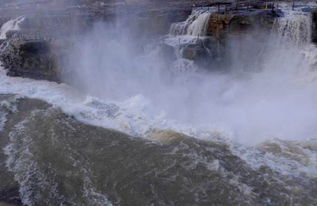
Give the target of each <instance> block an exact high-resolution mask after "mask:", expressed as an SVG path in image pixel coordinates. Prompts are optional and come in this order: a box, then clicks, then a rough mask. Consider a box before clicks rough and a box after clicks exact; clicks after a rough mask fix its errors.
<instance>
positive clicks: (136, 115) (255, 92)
mask: <svg viewBox="0 0 317 206" xmlns="http://www.w3.org/2000/svg"><path fill="white" fill-rule="evenodd" d="M312 6H314V5H312ZM281 7H282V10H283V12H284V16H283V17H281V18H278V19H276V21H275V22H274V26H273V29H272V31H271V32H270V34H265V35H263V36H262V35H260V34H259V33H254V34H250V35H248V36H246V38H243V39H239V41H235V40H234V39H233V40H232V42H231V44H232V45H231V47H230V51H229V53H230V56H231V64H230V65H229V66H228V70H226V71H225V72H219V71H215V72H201V71H200V70H199V68H197V66H196V65H195V64H194V63H193V62H192V61H190V60H188V59H183V58H181V57H180V54H179V53H180V52H181V51H180V50H181V49H180V48H179V50H177V49H178V46H179V45H180V44H186V43H188V42H191V41H197V40H198V39H200V38H204V35H205V33H206V21H207V19H208V17H209V16H210V13H211V12H213V10H212V9H207V10H201V9H198V10H194V11H193V13H192V15H190V16H189V18H188V19H187V20H186V21H185V22H180V23H177V24H173V25H172V26H171V31H170V34H169V35H167V36H165V37H164V39H163V40H162V41H164V42H165V43H166V44H169V45H171V46H173V47H174V48H176V49H175V50H176V57H177V58H176V59H175V60H173V61H174V62H172V66H170V67H169V69H166V68H165V67H166V64H165V63H162V61H161V59H160V55H158V52H157V49H156V45H155V44H154V45H153V43H151V45H149V46H147V45H146V46H144V52H143V54H142V55H138V56H135V55H134V51H133V50H131V48H130V47H129V42H130V41H131V39H129V38H126V36H121V35H118V36H116V37H115V38H114V36H115V35H113V34H109V36H108V35H107V28H100V27H97V29H96V31H92V34H91V35H90V36H89V38H85V37H83V38H82V39H81V41H80V45H75V46H74V47H75V49H74V50H75V51H74V52H72V55H70V57H69V58H70V59H72V58H74V61H73V62H74V63H73V65H72V68H75V69H74V70H73V71H72V72H73V76H72V77H71V78H70V77H69V76H66V77H65V79H66V80H68V81H69V82H71V83H70V84H58V83H54V82H48V81H43V80H42V81H40V80H32V79H27V78H20V77H9V76H7V75H6V71H4V69H1V71H0V131H1V133H0V147H1V148H2V150H1V152H0V174H1V175H0V205H5V202H6V203H8V204H9V203H10V204H12V205H28V206H32V205H35V206H43V205H52V206H56V205H89V206H90V205H91V206H94V205H96V206H101V205H122V206H134V205H135V206H166V205H170V206H172V205H175V206H195V205H197V206H203V205H206V206H207V205H208V206H210V205H226V206H227V205H252V206H253V205H276V206H277V205H317V127H316V124H317V112H316V111H317V110H316V108H317V96H316V94H317V93H316V88H317V82H316V77H317V76H316V75H317V73H316V69H317V67H316V65H317V64H316V63H317V48H316V46H315V45H314V44H312V43H311V41H310V36H311V27H312V22H311V21H312V18H311V14H310V13H309V12H304V11H303V9H302V8H300V7H298V8H296V9H295V10H291V9H290V8H289V6H287V5H284V6H281ZM21 21H23V18H21V17H20V18H18V19H16V20H11V21H9V22H8V23H6V24H5V25H4V26H3V27H2V28H1V33H0V38H6V36H5V32H6V31H8V30H12V29H14V30H18V29H19V23H20V22H21ZM122 33H124V32H121V34H122ZM101 34H102V35H101ZM77 46H78V48H77ZM79 47H80V48H79ZM114 48H116V49H114ZM100 65H102V66H100ZM78 82H80V84H79V83H78ZM70 85H72V86H70ZM77 86H78V87H77ZM88 94H89V95H88Z"/></svg>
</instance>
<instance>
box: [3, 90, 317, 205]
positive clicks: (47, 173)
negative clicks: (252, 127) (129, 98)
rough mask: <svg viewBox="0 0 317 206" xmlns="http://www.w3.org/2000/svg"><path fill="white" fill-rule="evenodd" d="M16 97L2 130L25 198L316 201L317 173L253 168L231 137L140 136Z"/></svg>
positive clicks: (32, 201) (35, 201) (38, 201)
mask: <svg viewBox="0 0 317 206" xmlns="http://www.w3.org/2000/svg"><path fill="white" fill-rule="evenodd" d="M10 98H11V99H12V98H14V96H6V97H5V96H2V100H6V101H7V99H10ZM11 102H12V101H11ZM12 105H13V106H12ZM12 105H11V108H16V109H15V110H12V111H10V112H8V114H7V121H6V124H5V127H4V130H3V132H1V134H0V137H1V146H2V147H5V148H6V149H5V150H4V151H3V152H4V153H3V152H1V155H2V156H3V155H4V156H7V158H8V160H7V167H2V168H3V169H6V170H7V173H10V172H14V177H15V178H14V179H15V180H16V181H17V182H18V185H19V191H20V193H19V194H20V197H22V199H23V202H24V203H25V204H27V205H59V204H61V203H62V204H65V205H104V204H105V203H109V204H110V202H111V203H112V204H113V205H123V206H125V205H129V206H131V205H132V206H133V205H136V206H140V205H151V204H152V205H164V206H165V205H182V206H183V205H188V206H189V205H190V206H193V205H197V206H198V205H199V206H201V205H292V204H294V205H315V204H317V196H316V194H317V188H316V187H315V186H314V185H316V183H317V182H316V181H317V179H316V178H314V177H311V176H305V175H303V176H293V175H287V174H283V175H282V174H280V173H278V172H276V171H275V170H274V169H272V168H270V167H267V166H262V167H260V168H258V169H256V168H253V167H251V166H250V165H249V164H248V162H246V161H244V160H242V159H241V158H240V157H239V156H237V155H235V154H234V153H233V152H232V150H231V147H230V146H229V145H228V144H227V143H225V142H217V141H215V142H212V141H203V140H198V139H195V138H191V137H187V136H185V135H182V134H178V133H175V132H170V131H154V132H153V133H152V134H151V135H149V137H150V139H142V138H137V137H131V136H128V135H126V134H123V133H120V132H117V131H113V130H108V129H103V128H99V127H95V126H90V125H86V124H83V123H81V122H78V121H77V120H75V119H74V118H73V117H70V116H68V115H65V114H64V113H63V112H61V111H60V110H59V109H56V108H53V107H51V106H50V105H48V104H46V103H44V102H42V101H40V100H34V99H23V98H20V99H18V100H17V101H15V102H12ZM6 108H7V107H4V106H2V107H1V111H2V110H6V111H7V109H6ZM82 131H85V132H84V133H83V132H82ZM268 151H269V152H272V150H268ZM2 161H3V159H2ZM30 165H31V167H29V166H30ZM0 178H1V182H2V181H3V180H2V179H3V178H5V177H4V176H1V177H0ZM11 180H12V178H11ZM12 181H13V180H12ZM3 191H5V190H3ZM13 191H16V190H15V189H14V188H13ZM10 194H12V195H10ZM6 195H7V196H10V198H12V197H15V196H16V192H12V193H11V192H7V193H5V195H4V196H6ZM10 198H9V199H10ZM7 199H8V198H7ZM0 200H1V199H0ZM8 203H9V202H8ZM14 204H15V203H14Z"/></svg>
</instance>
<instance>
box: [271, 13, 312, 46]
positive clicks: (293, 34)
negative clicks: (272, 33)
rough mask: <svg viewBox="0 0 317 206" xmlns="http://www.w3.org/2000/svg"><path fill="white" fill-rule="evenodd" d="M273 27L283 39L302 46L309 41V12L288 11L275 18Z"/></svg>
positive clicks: (310, 20)
mask: <svg viewBox="0 0 317 206" xmlns="http://www.w3.org/2000/svg"><path fill="white" fill-rule="evenodd" d="M274 28H275V29H274V30H276V31H277V33H278V35H279V36H280V38H281V39H282V40H283V41H285V42H289V43H292V44H293V45H294V44H295V45H296V46H299V47H302V46H304V45H307V44H308V43H310V41H311V33H312V31H311V29H312V17H311V14H310V13H304V12H288V13H286V16H285V17H284V18H278V19H277V20H276V22H275V27H274Z"/></svg>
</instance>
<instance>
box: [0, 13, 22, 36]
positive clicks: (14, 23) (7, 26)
mask: <svg viewBox="0 0 317 206" xmlns="http://www.w3.org/2000/svg"><path fill="white" fill-rule="evenodd" d="M24 20H25V17H23V16H20V17H18V18H16V19H11V20H9V21H8V22H6V23H4V24H3V25H2V27H1V29H0V39H6V38H7V32H8V31H18V30H20V24H21V23H22V22H23V21H24Z"/></svg>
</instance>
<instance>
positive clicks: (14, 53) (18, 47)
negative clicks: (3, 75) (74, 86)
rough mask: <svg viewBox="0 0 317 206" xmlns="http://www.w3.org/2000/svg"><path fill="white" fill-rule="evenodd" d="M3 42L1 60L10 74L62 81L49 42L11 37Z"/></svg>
mask: <svg viewBox="0 0 317 206" xmlns="http://www.w3.org/2000/svg"><path fill="white" fill-rule="evenodd" d="M3 44H5V45H3V47H4V48H3V51H2V52H1V55H0V60H1V62H2V65H3V67H4V68H5V69H6V70H7V71H8V75H10V76H21V77H28V78H33V79H45V80H50V81H60V78H59V71H58V68H57V62H56V61H57V60H56V59H55V58H54V54H53V52H52V50H51V45H50V43H49V42H47V41H40V40H19V39H11V40H9V41H8V42H4V43H3Z"/></svg>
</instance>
